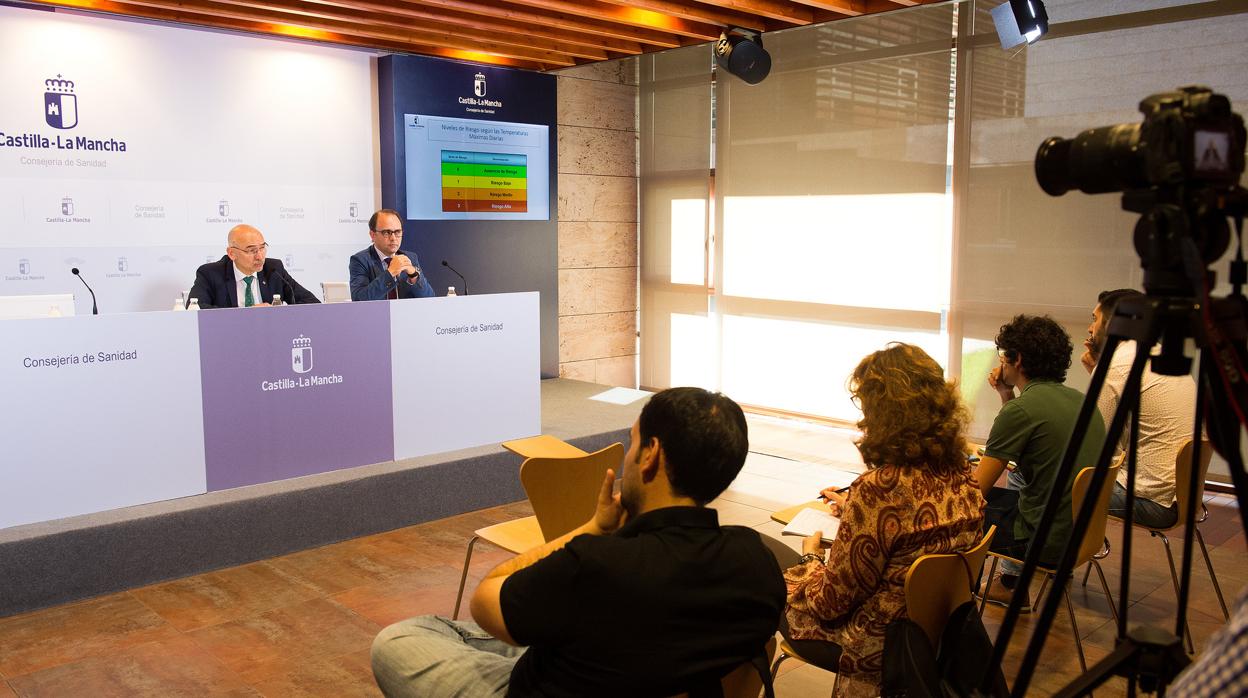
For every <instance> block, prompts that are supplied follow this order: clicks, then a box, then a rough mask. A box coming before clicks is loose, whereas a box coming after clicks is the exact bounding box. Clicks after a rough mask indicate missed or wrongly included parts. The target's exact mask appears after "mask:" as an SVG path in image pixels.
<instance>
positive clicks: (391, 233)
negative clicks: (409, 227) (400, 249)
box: [373, 228, 403, 238]
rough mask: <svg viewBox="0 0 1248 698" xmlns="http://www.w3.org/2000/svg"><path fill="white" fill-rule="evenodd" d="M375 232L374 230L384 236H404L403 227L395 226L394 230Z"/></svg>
mask: <svg viewBox="0 0 1248 698" xmlns="http://www.w3.org/2000/svg"><path fill="white" fill-rule="evenodd" d="M373 232H374V233H377V234H378V235H380V236H382V237H383V238H401V237H403V229H402V228H395V229H394V230H374V231H373Z"/></svg>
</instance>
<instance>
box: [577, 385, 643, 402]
mask: <svg viewBox="0 0 1248 698" xmlns="http://www.w3.org/2000/svg"><path fill="white" fill-rule="evenodd" d="M653 394H654V393H651V392H648V391H645V390H633V389H632V388H611V389H610V390H604V391H603V392H601V393H598V394H597V395H594V396H593V397H591V398H589V399H590V400H597V401H599V402H609V403H611V404H613V405H627V404H629V403H632V402H637V401H638V400H640V399H642V398H647V397H650V396H651V395H653Z"/></svg>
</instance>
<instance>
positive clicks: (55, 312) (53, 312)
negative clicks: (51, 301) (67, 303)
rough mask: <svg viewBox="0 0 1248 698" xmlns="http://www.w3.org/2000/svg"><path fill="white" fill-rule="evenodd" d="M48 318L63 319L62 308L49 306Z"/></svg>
mask: <svg viewBox="0 0 1248 698" xmlns="http://www.w3.org/2000/svg"><path fill="white" fill-rule="evenodd" d="M48 317H61V306H59V305H49V306H48Z"/></svg>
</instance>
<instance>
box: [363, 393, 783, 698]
mask: <svg viewBox="0 0 1248 698" xmlns="http://www.w3.org/2000/svg"><path fill="white" fill-rule="evenodd" d="M747 446H748V439H747V433H746V425H745V416H744V415H743V414H742V412H741V408H740V407H739V406H737V404H736V403H735V402H733V401H732V400H730V399H728V398H727V397H725V396H723V395H720V394H718V393H709V392H707V391H705V390H702V389H700V388H673V389H670V390H665V391H663V392H661V393H658V394H657V395H655V396H654V397H652V398H651V399H650V401H649V402H648V403H647V404H646V406H645V407H644V408H643V409H642V411H641V416H640V417H639V418H638V420H637V422H636V423H635V424H634V425H633V428H632V433H631V437H630V444H629V450H628V453H627V454H626V455H625V456H624V462H623V464H622V467H623V471H624V476H623V482H622V485H621V493H620V494H618V495H612V493H611V492H612V485H613V484H614V480H615V473H614V472H612V471H610V470H608V471H607V475H606V478H605V479H604V480H603V484H602V490H601V491H600V492H599V495H598V508H597V511H596V512H595V514H594V517H593V518H592V519H591V520H590V521H588V522H587V523H585V524H584V525H582V526H581V527H580V528H578V529H576V530H574V531H572V532H571V533H569V534H567V535H565V536H562V537H560V538H558V539H556V540H553V541H551V542H549V543H547V544H545V545H543V546H540V547H538V548H535V549H533V550H530V551H528V552H526V553H522V554H521V555H519V556H517V557H516V558H514V559H512V560H509V561H507V562H504V563H503V564H501V565H499V566H498V567H496V568H494V570H493V571H491V572H490V573H489V574H488V575H487V576H486V577H485V579H483V580H482V581H481V584H480V585H479V586H478V587H477V590H476V593H475V594H473V597H472V603H471V608H472V616H473V618H474V619H476V621H477V623H479V624H480V625H477V624H476V623H468V622H457V621H451V620H447V619H445V618H438V617H435V616H422V617H419V618H412V619H409V620H406V621H403V622H400V623H396V624H394V625H391V626H390V627H388V628H386V629H385V630H383V631H382V632H381V634H380V635H378V636H377V639H376V641H375V642H374V643H373V674H374V676H376V678H377V683H378V685H379V686H380V687H381V689H382V692H383V693H385V694H386V695H387V696H416V695H419V696H433V697H437V696H503V695H507V696H539V695H540V696H550V697H552V698H553V697H562V696H568V697H571V696H577V697H580V696H671V695H676V694H679V693H684V692H690V691H694V692H696V691H699V690H702V689H703V688H704V687H705V688H710V687H713V686H717V685H718V682H719V679H720V677H722V676H723V675H725V674H727V673H728V672H730V671H731V670H732V669H734V668H735V667H737V666H738V665H740V664H742V663H743V662H747V661H750V660H751V659H752V658H753V657H755V656H757V655H758V654H760V652H761V650H762V649H763V647H764V645H765V644H766V642H767V641H768V640H769V639H770V638H771V637H772V636H773V635H774V634H775V632H776V627H777V625H778V623H779V619H780V612H781V610H782V609H783V608H784V597H785V588H784V580H783V578H782V577H781V575H780V570H779V568H778V566H777V565H776V561H775V558H774V557H773V556H772V554H771V553H770V552H769V551H768V550H767V548H766V547H765V546H764V545H763V543H762V541H761V540H760V539H759V536H758V533H757V532H755V531H754V530H752V529H748V528H741V527H737V526H726V527H721V526H720V525H719V520H718V517H717V515H716V512H715V511H714V510H713V509H707V508H706V504H707V503H708V502H710V501H711V500H713V499H714V498H715V497H717V496H719V494H720V493H721V492H723V491H724V489H726V488H727V487H728V484H729V483H731V482H732V480H733V479H734V478H736V476H737V473H738V472H740V470H741V466H742V465H744V463H745V455H746V450H747Z"/></svg>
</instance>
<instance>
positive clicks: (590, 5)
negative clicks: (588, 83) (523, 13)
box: [506, 0, 721, 41]
mask: <svg viewBox="0 0 1248 698" xmlns="http://www.w3.org/2000/svg"><path fill="white" fill-rule="evenodd" d="M506 2H507V3H508V4H512V5H523V6H525V7H534V8H538V9H542V10H549V11H552V12H561V13H564V14H570V15H576V16H578V17H588V18H590V19H596V20H599V21H602V22H609V23H614V24H623V25H625V26H630V27H640V28H643V29H653V30H656V31H661V32H667V33H669V34H677V35H679V36H686V37H689V38H691V39H699V40H701V41H715V40H716V39H718V38H719V32H720V29H721V27H720V26H719V25H716V24H709V23H706V22H695V21H693V20H688V19H683V18H681V17H672V16H670V15H664V14H661V13H659V12H655V11H654V10H647V9H645V8H641V7H622V6H619V5H612V4H610V3H607V2H600V1H599V0H506Z"/></svg>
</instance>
